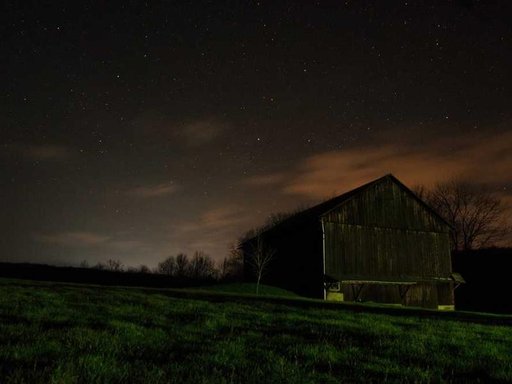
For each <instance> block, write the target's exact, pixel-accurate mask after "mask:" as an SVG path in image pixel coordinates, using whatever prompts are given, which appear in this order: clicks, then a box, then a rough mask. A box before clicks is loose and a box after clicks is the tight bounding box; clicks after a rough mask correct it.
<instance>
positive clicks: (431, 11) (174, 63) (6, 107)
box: [0, 0, 512, 266]
mask: <svg viewBox="0 0 512 384" xmlns="http://www.w3.org/2000/svg"><path fill="white" fill-rule="evenodd" d="M0 7H1V9H0V31H1V33H0V36H1V45H0V50H1V58H2V59H1V60H0V80H1V87H0V140H1V141H0V175H1V178H0V201H1V215H0V230H1V233H2V236H1V237H0V260H3V261H29V262H43V263H50V264H58V265H76V264H78V263H79V262H80V261H81V260H84V259H85V260H88V261H89V263H90V264H94V263H96V262H103V261H105V260H107V259H109V258H114V259H119V260H121V261H122V262H123V263H124V264H125V265H138V264H141V263H144V264H147V265H150V266H154V265H156V263H157V262H158V261H160V260H162V259H163V258H164V257H166V256H168V255H171V254H176V253H177V252H187V253H189V254H190V253H192V252H193V251H194V250H202V251H205V252H207V253H208V254H210V255H211V256H212V257H213V258H214V259H215V260H221V259H222V258H223V257H224V256H226V255H227V253H228V246H229V245H230V244H232V243H234V242H235V241H236V239H237V238H238V237H239V236H240V235H241V234H243V233H244V232H245V231H247V230H248V229H250V228H251V227H254V226H256V225H258V224H261V223H262V222H263V221H264V220H265V218H266V217H267V216H268V215H269V214H270V213H272V212H279V211H287V210H290V209H293V208H295V207H297V206H299V205H302V204H312V203H315V202H319V201H322V200H324V199H325V198H328V197H332V196H334V195H336V194H339V193H342V192H344V191H347V190H349V189H352V188H354V187H357V186H358V185H360V184H362V183H365V182H368V181H370V180H372V179H374V178H377V177H380V176H382V175H384V174H386V173H390V172H391V173H393V174H395V176H397V177H398V178H399V179H401V180H402V181H403V182H404V183H406V184H407V185H409V186H412V185H416V184H420V183H421V184H426V185H431V184H433V183H436V182H439V181H443V180H446V179H450V178H453V177H457V178H462V179H467V180H471V181H473V182H475V183H483V184H486V185H488V186H489V187H491V188H493V190H494V191H495V192H496V193H497V194H499V195H500V196H501V197H502V198H503V201H504V202H506V203H512V129H511V128H512V125H511V123H512V110H511V106H512V76H511V75H512V71H511V68H512V24H511V23H510V20H511V19H512V6H511V2H510V1H507V0H504V1H492V2H491V1H489V2H485V1H470V0H466V1H440V2H436V1H430V2H424V1H386V2H383V1H382V2H381V1H379V2H366V1H345V2H344V1H307V2H306V1H193V2H188V1H167V2H162V3H160V2H152V1H151V2H149V1H148V2H142V1H123V2H115V1H95V2H88V1H80V2H69V1H66V2H59V1H52V2H43V1H39V2H34V3H32V2H20V1H6V2H3V5H2V6H0Z"/></svg>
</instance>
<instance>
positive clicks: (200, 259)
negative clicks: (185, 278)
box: [189, 251, 215, 279]
mask: <svg viewBox="0 0 512 384" xmlns="http://www.w3.org/2000/svg"><path fill="white" fill-rule="evenodd" d="M189 275H190V277H191V278H194V279H212V278H213V277H214V276H215V265H214V263H213V261H212V259H211V258H210V256H208V255H207V254H205V253H203V252H201V251H196V252H195V253H194V256H193V257H192V260H191V262H190V266H189Z"/></svg>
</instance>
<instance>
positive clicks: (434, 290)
mask: <svg viewBox="0 0 512 384" xmlns="http://www.w3.org/2000/svg"><path fill="white" fill-rule="evenodd" d="M450 230H451V227H450V225H449V224H448V223H446V222H445V221H444V220H443V219H442V218H441V217H440V216H439V215H438V214H437V213H436V212H435V211H433V210H432V208H430V207H429V206H428V205H427V204H425V203H424V202H423V201H422V200H420V199H419V198H418V197H417V196H416V195H415V194H414V193H413V192H412V191H410V190H409V189H408V188H407V187H406V186H404V185H403V184H402V183H401V182H400V181H399V180H398V179H397V178H395V177H394V176H393V175H386V176H384V177H382V178H379V179H377V180H374V181H372V182H370V183H368V184H365V185H363V186H361V187H359V188H357V189H354V190H352V191H350V192H347V193H345V194H343V195H341V196H338V197H335V198H333V199H330V200H328V201H326V202H323V203H321V204H319V205H316V206H314V207H312V208H309V209H307V210H305V211H303V212H300V213H297V214H295V215H293V216H291V217H289V218H287V219H285V220H284V221H282V222H280V223H279V224H277V225H276V226H274V227H272V228H270V229H268V230H266V231H263V232H262V233H261V234H260V235H259V237H254V238H252V239H249V240H247V241H245V242H243V243H242V245H241V247H242V250H243V253H244V269H245V274H246V277H247V279H254V268H253V266H252V263H251V260H252V258H253V257H254V253H255V250H256V249H257V247H256V246H255V244H256V243H257V242H258V241H257V240H258V239H259V241H260V244H263V246H264V248H266V249H267V250H272V252H273V253H274V255H273V257H272V260H271V261H270V263H269V265H268V267H267V268H266V270H265V273H264V277H263V280H262V281H263V282H264V283H266V284H271V285H275V286H278V287H282V288H285V289H288V290H291V291H293V292H296V293H298V294H300V295H303V296H308V297H314V298H324V299H327V300H339V301H372V302H378V303H392V304H402V305H409V306H421V307H426V308H435V309H444V310H450V309H454V295H453V290H454V288H455V287H456V286H457V285H458V284H459V283H460V282H461V277H460V275H458V274H455V273H452V264H451V254H450V236H449V233H450Z"/></svg>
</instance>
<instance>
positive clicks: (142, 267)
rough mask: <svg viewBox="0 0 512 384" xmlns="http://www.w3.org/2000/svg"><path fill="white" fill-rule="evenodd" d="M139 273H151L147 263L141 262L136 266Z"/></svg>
mask: <svg viewBox="0 0 512 384" xmlns="http://www.w3.org/2000/svg"><path fill="white" fill-rule="evenodd" d="M138 272H139V273H151V269H149V267H148V266H147V265H144V264H141V265H139V268H138Z"/></svg>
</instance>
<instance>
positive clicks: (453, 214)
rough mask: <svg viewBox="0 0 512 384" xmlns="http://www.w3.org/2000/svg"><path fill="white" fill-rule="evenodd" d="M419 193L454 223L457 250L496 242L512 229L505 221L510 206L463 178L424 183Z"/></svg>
mask: <svg viewBox="0 0 512 384" xmlns="http://www.w3.org/2000/svg"><path fill="white" fill-rule="evenodd" d="M415 192H416V194H417V195H418V197H420V198H421V199H423V200H424V201H425V202H427V203H428V204H429V205H430V206H431V207H432V208H434V209H435V210H436V211H437V213H439V214H440V215H441V216H442V217H443V218H444V219H445V220H446V221H447V222H448V223H449V224H451V226H452V227H453V231H452V233H451V240H452V247H453V249H454V250H470V249H474V248H483V247H487V246H490V245H494V244H495V243H496V242H497V241H500V240H502V239H503V238H504V236H505V235H506V234H507V233H509V232H510V227H509V226H508V225H506V223H505V221H504V213H505V210H506V207H505V206H504V205H503V204H502V202H501V200H500V199H499V198H498V197H496V196H495V195H494V194H492V193H491V192H490V191H489V190H488V189H486V188H484V187H482V186H477V185H474V184H471V183H467V182H464V181H459V180H451V181H448V182H445V183H439V184H437V185H435V186H434V188H432V189H430V190H429V189H427V188H425V187H424V186H419V187H417V188H415Z"/></svg>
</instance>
